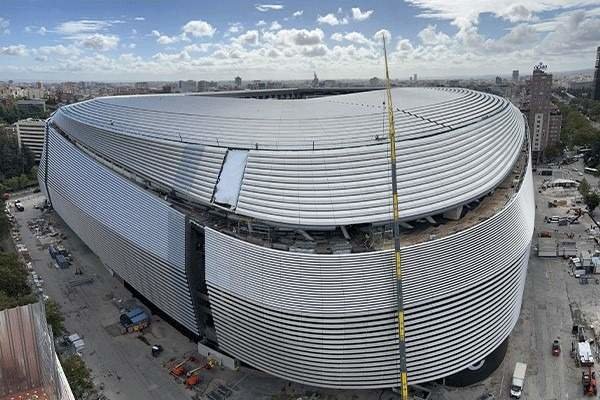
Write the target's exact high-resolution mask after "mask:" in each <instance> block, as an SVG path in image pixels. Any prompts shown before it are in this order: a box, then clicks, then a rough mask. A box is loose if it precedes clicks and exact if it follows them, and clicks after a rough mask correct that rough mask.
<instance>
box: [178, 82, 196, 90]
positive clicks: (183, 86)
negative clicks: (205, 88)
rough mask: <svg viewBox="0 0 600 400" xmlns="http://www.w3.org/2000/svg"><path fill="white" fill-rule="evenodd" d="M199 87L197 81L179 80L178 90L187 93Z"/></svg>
mask: <svg viewBox="0 0 600 400" xmlns="http://www.w3.org/2000/svg"><path fill="white" fill-rule="evenodd" d="M197 89H198V86H197V84H196V81H192V80H189V81H178V82H177V92H179V93H187V92H195V91H196V90H197Z"/></svg>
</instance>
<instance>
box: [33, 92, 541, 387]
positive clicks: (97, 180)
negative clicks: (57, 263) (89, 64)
mask: <svg viewBox="0 0 600 400" xmlns="http://www.w3.org/2000/svg"><path fill="white" fill-rule="evenodd" d="M393 92H394V97H395V98H394V103H395V104H396V105H397V106H398V109H397V110H396V113H397V115H396V117H395V118H396V123H397V124H398V126H397V127H396V130H397V137H398V144H397V147H398V162H397V166H398V182H399V198H400V210H401V211H400V213H401V218H402V219H403V220H404V221H413V220H415V219H418V218H422V217H426V216H435V215H439V214H441V213H443V212H444V211H446V210H452V209H454V210H456V209H457V208H458V207H460V206H461V205H464V204H467V203H469V202H471V201H473V200H477V199H480V198H481V197H484V196H486V195H487V194H489V193H490V192H493V191H494V190H495V189H496V188H497V187H498V186H499V185H501V183H502V182H506V179H507V177H508V176H509V175H510V174H511V173H512V172H513V170H515V171H516V170H518V169H519V168H516V165H517V164H519V165H521V166H522V164H520V163H522V161H523V159H519V158H520V157H523V156H524V153H523V149H524V147H523V146H524V143H526V140H527V138H526V130H525V129H526V127H525V123H524V121H523V118H522V116H521V114H520V112H519V111H518V110H517V109H516V108H515V107H514V106H512V105H511V104H510V103H509V102H507V101H506V100H504V99H501V98H499V97H496V96H493V95H489V94H484V93H478V92H473V91H469V90H464V89H414V88H411V89H394V91H393ZM382 100H383V93H382V92H368V93H357V94H353V95H343V96H333V97H325V98H318V99H309V100H289V101H288V100H254V99H235V98H214V97H206V96H121V97H111V98H100V99H94V100H90V101H87V102H82V103H78V104H74V105H70V106H66V107H63V108H61V109H60V110H59V111H58V112H57V113H56V114H55V115H54V116H53V117H52V121H51V127H50V129H49V131H48V135H47V136H48V138H47V142H48V145H47V148H46V149H45V154H44V157H45V156H47V157H48V177H47V184H48V193H47V194H48V196H49V198H50V199H51V201H52V204H53V205H54V207H55V209H56V210H57V212H58V213H59V214H60V215H61V216H62V217H63V219H64V220H65V221H66V222H67V223H68V224H69V225H70V226H71V227H72V228H73V230H74V231H75V232H76V233H77V234H78V235H79V236H80V237H81V238H82V239H83V240H84V241H85V242H86V243H87V244H88V246H89V247H90V248H91V249H92V250H93V251H94V252H95V253H96V254H97V255H98V256H99V257H100V258H101V259H102V260H103V262H105V263H106V264H107V265H109V266H110V267H111V268H112V269H114V270H115V271H117V272H118V274H119V275H120V276H121V277H123V278H124V279H125V280H126V281H127V282H129V283H130V284H131V285H132V286H133V287H134V288H136V290H138V291H139V292H140V293H142V294H143V295H144V296H145V297H147V298H148V299H149V300H150V301H152V302H153V303H155V305H157V306H158V307H159V308H161V309H162V310H163V311H164V312H166V313H168V314H169V315H171V316H172V317H173V318H175V319H176V320H177V321H178V322H180V323H181V324H182V325H184V326H185V327H187V328H188V329H190V330H191V331H193V332H198V328H197V321H196V318H195V316H194V315H195V314H194V312H195V310H194V305H193V301H192V300H193V299H192V296H191V294H190V285H189V283H188V280H187V278H186V267H187V268H189V267H190V265H191V264H190V260H189V258H190V254H192V253H191V250H190V249H186V241H187V240H188V239H190V238H189V236H188V233H189V231H188V230H186V224H187V222H186V216H185V215H184V214H182V213H181V212H179V211H176V210H175V209H173V208H172V207H171V206H170V204H169V203H167V202H165V201H162V200H161V199H159V198H157V197H156V195H155V194H154V193H152V192H151V191H149V190H148V191H146V190H144V189H143V188H142V187H141V186H139V185H138V184H137V183H134V182H133V180H135V181H137V182H138V183H139V182H144V183H145V184H147V186H148V187H150V188H152V189H156V188H159V189H160V190H161V191H162V192H163V193H170V194H172V195H173V196H175V197H177V198H179V199H184V200H186V207H187V206H189V207H190V210H192V209H194V207H196V206H202V207H203V209H204V210H206V209H213V210H214V209H218V211H219V212H220V213H221V215H224V214H225V213H228V214H229V215H230V216H233V217H234V218H240V219H241V220H242V221H244V222H247V221H252V222H258V223H259V224H264V225H268V226H270V227H271V228H273V227H279V228H282V230H286V229H288V230H290V228H291V230H295V229H298V228H300V229H304V230H315V231H318V230H335V229H336V228H337V227H338V226H340V225H356V224H378V223H382V222H387V221H389V219H390V213H391V204H390V200H391V197H390V178H389V175H390V174H389V171H388V159H387V157H388V155H387V144H386V142H385V132H386V128H385V118H384V117H385V115H384V109H383V107H382V106H381V101H382ZM233 149H235V150H236V151H239V152H242V153H244V159H245V162H244V163H243V165H244V166H243V171H241V170H240V171H235V172H238V173H239V175H236V174H233V175H235V176H239V182H238V183H239V197H237V199H236V201H232V203H231V204H235V206H234V207H232V208H230V209H225V208H224V207H223V206H222V205H219V204H216V203H215V202H214V196H215V190H216V186H217V184H219V183H221V184H222V183H223V182H222V181H220V179H221V178H222V175H221V173H222V171H223V165H224V164H225V163H226V160H227V158H228V157H227V155H228V154H230V151H232V150H233ZM44 157H43V158H42V164H41V165H40V180H41V181H43V180H44V179H45V176H44V169H45V167H46V165H45V159H44ZM115 171H116V172H115ZM516 175H518V174H516ZM521 177H522V180H521V181H520V186H519V187H518V189H517V190H516V191H515V192H514V193H513V194H512V197H510V198H508V197H507V198H506V199H505V200H504V201H506V203H505V204H504V206H503V207H501V208H500V209H498V210H497V212H496V214H495V215H493V216H492V217H489V218H487V219H485V220H482V221H478V222H476V223H474V224H473V223H471V224H470V225H469V226H470V227H468V228H466V229H463V230H460V228H458V229H459V230H458V231H457V232H455V233H453V234H449V235H448V236H443V237H441V238H438V239H434V240H428V241H425V242H421V243H419V244H414V245H407V246H406V247H404V248H403V251H402V257H403V263H402V264H403V276H404V278H403V281H404V293H403V296H404V303H405V304H404V307H405V310H406V343H407V363H408V377H409V383H411V384H415V383H419V382H425V381H431V380H434V379H438V378H442V377H447V376H450V375H452V374H455V373H457V372H460V371H463V370H465V368H467V367H469V366H471V365H473V364H474V363H476V362H479V361H481V360H483V359H485V358H486V357H488V356H489V355H490V354H492V353H493V352H494V350H495V349H496V348H498V346H500V344H501V343H503V342H504V341H505V340H506V338H507V337H508V335H509V334H510V332H511V330H512V328H513V327H514V324H515V323H516V321H517V318H518V315H519V311H520V305H521V298H522V293H523V287H524V283H525V274H526V269H527V261H528V257H529V246H530V241H531V236H532V233H533V221H534V212H535V210H534V202H533V186H532V185H533V184H532V176H531V169H530V166H529V165H527V166H526V172H525V174H524V176H521V175H519V178H521ZM236 179H237V178H236ZM42 186H44V185H43V183H42ZM511 193H512V192H511ZM196 211H198V213H196ZM202 212H204V211H202V209H200V208H198V210H195V209H194V211H193V213H192V216H196V215H197V214H201V213H202ZM474 212H476V211H474ZM215 214H216V213H215ZM459 214H460V213H459ZM273 229H275V228H273ZM409 234H410V233H409ZM204 237H205V243H204V244H205V246H204V249H203V251H204V254H205V260H204V263H202V262H198V261H199V260H194V262H193V265H194V266H195V267H198V266H199V265H205V271H203V272H205V275H202V276H204V277H205V279H206V284H207V287H208V294H209V299H210V308H211V311H212V317H213V320H214V324H215V329H216V333H217V339H218V344H219V347H220V349H222V350H223V351H225V352H228V353H229V354H230V355H232V356H234V357H236V358H239V359H240V360H242V361H244V362H246V363H248V364H250V365H252V366H255V367H257V368H259V369H262V370H264V371H266V372H269V373H272V374H274V375H277V376H281V377H283V378H287V379H291V380H294V381H298V382H304V383H307V384H310V385H317V386H326V387H338V388H380V387H390V386H395V385H397V383H398V365H397V363H398V341H397V325H396V324H397V320H396V316H395V311H396V293H395V290H396V289H395V288H396V285H395V278H394V267H393V265H394V263H393V260H392V257H393V254H392V251H386V250H384V251H370V252H364V253H352V254H343V255H333V254H306V253H299V252H292V251H280V250H274V249H271V248H267V247H262V246H258V245H255V244H251V243H249V242H247V241H242V240H239V239H237V238H235V237H232V236H229V235H226V234H224V233H222V232H219V231H217V230H214V229H211V228H210V227H206V228H205V235H204Z"/></svg>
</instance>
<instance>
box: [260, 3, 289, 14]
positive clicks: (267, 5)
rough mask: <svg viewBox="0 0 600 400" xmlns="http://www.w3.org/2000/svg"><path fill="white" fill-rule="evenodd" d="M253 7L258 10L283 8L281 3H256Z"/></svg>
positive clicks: (265, 10)
mask: <svg viewBox="0 0 600 400" xmlns="http://www.w3.org/2000/svg"><path fill="white" fill-rule="evenodd" d="M254 8H256V9H257V10H258V11H260V12H267V11H277V10H283V5H281V4H256V5H255V6H254Z"/></svg>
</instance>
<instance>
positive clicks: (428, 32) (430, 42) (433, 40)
mask: <svg viewBox="0 0 600 400" xmlns="http://www.w3.org/2000/svg"><path fill="white" fill-rule="evenodd" d="M417 36H418V37H419V39H421V42H422V43H423V44H424V45H426V46H435V45H438V44H443V45H446V44H449V43H450V42H451V39H450V36H448V35H446V34H445V33H443V32H438V31H437V26H436V25H427V27H426V28H425V29H423V30H422V31H421V32H419V33H418V34H417Z"/></svg>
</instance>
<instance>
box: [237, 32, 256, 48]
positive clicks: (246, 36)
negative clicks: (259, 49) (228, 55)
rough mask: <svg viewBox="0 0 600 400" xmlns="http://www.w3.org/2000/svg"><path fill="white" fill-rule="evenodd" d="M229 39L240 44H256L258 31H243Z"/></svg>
mask: <svg viewBox="0 0 600 400" xmlns="http://www.w3.org/2000/svg"><path fill="white" fill-rule="evenodd" d="M231 41H232V42H233V43H236V44H238V45H240V46H247V45H250V46H256V45H258V31H257V30H251V31H247V32H244V33H242V34H241V35H240V36H238V37H236V38H233V39H232V40H231Z"/></svg>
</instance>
